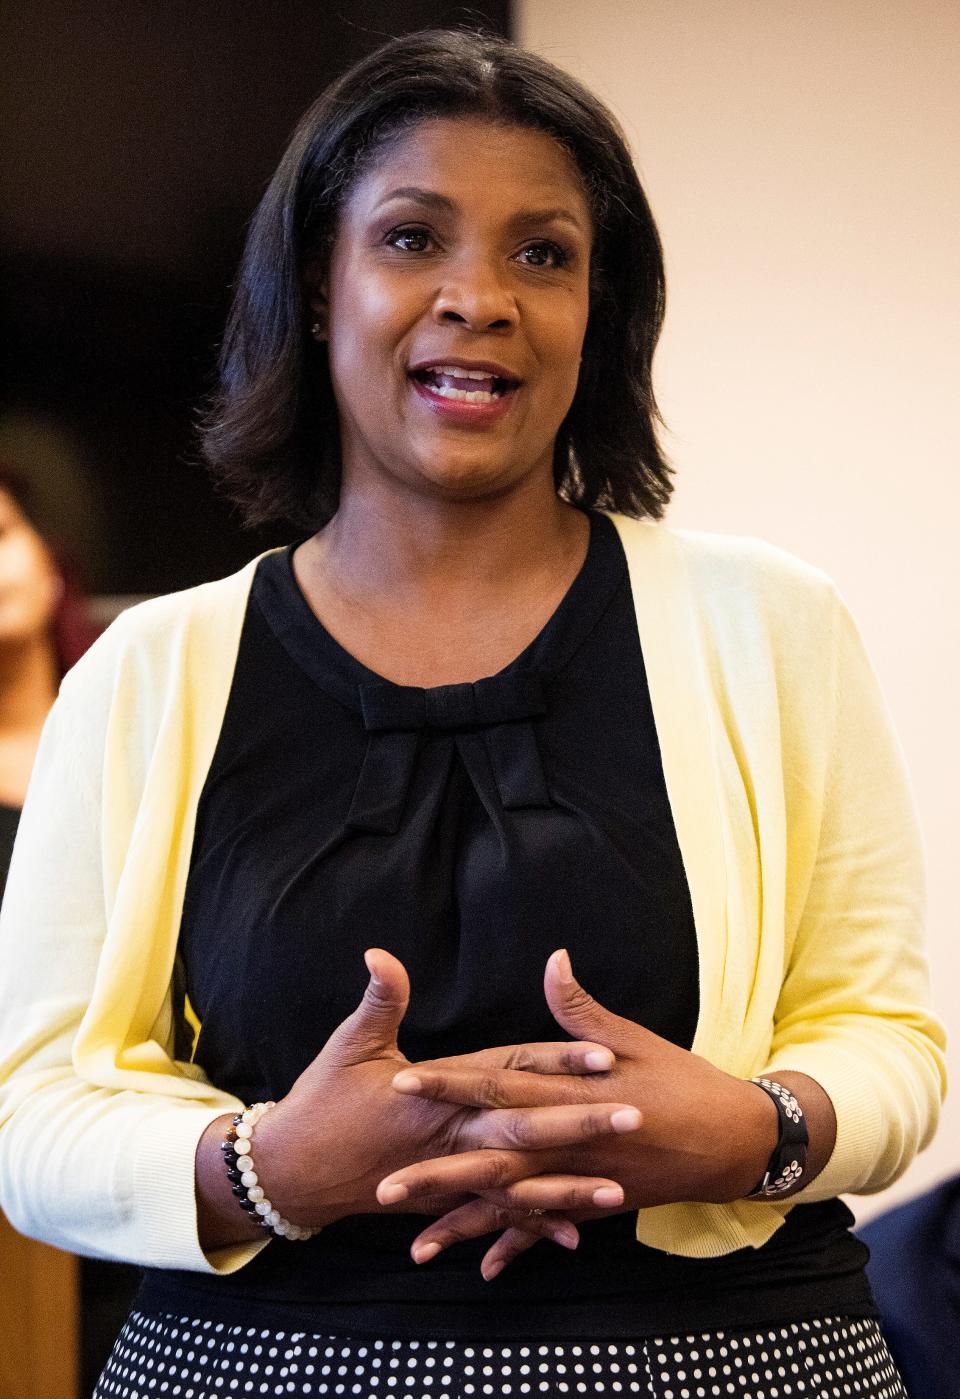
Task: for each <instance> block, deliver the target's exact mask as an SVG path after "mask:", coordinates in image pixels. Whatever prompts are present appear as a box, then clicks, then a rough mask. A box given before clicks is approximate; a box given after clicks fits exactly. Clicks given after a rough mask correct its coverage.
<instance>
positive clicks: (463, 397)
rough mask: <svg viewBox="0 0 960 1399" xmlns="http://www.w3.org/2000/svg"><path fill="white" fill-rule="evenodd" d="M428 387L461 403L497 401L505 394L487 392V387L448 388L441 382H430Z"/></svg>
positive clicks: (432, 391) (441, 395)
mask: <svg viewBox="0 0 960 1399" xmlns="http://www.w3.org/2000/svg"><path fill="white" fill-rule="evenodd" d="M444 372H446V371H444ZM483 377H484V378H489V377H490V376H489V375H488V374H487V375H484V376H483ZM427 388H428V389H429V390H430V392H431V393H435V394H438V395H439V397H440V398H455V399H458V400H459V401H460V402H461V403H495V402H496V401H497V399H498V398H502V396H503V395H502V394H499V393H487V392H486V390H485V389H473V390H469V389H448V388H447V387H446V385H441V384H428V385H427Z"/></svg>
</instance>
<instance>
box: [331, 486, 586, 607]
mask: <svg viewBox="0 0 960 1399" xmlns="http://www.w3.org/2000/svg"><path fill="white" fill-rule="evenodd" d="M345 484H346V483H345ZM383 494H384V492H383V491H382V490H374V491H369V490H367V491H351V490H350V489H348V488H347V489H344V490H343V491H342V492H341V498H340V506H339V509H338V511H337V514H336V515H335V516H334V518H333V519H332V520H331V521H330V523H329V524H328V525H327V526H326V527H325V528H324V529H323V530H321V531H320V532H319V534H317V535H316V536H314V539H313V540H311V541H310V543H311V552H312V553H313V559H314V562H315V564H316V565H318V566H319V567H321V568H322V569H323V571H324V573H325V575H326V576H327V577H328V578H331V579H333V580H335V582H336V586H337V590H338V591H339V592H340V593H341V594H342V595H343V596H345V597H348V598H350V599H352V600H354V601H356V602H358V603H362V602H363V601H365V600H372V599H374V598H377V597H381V598H382V597H391V598H393V599H394V600H396V601H397V602H401V601H404V600H406V601H410V602H413V603H416V602H417V601H420V602H423V603H426V604H430V603H431V601H436V602H438V603H439V602H440V601H441V600H442V602H443V604H444V605H445V606H450V605H451V604H453V605H455V603H456V600H457V599H458V598H464V597H466V596H471V597H474V598H475V597H476V596H477V594H478V593H487V594H488V595H494V596H495V595H507V594H509V593H510V592H511V591H512V590H515V589H516V588H517V587H522V586H523V584H524V583H525V582H528V581H529V580H530V579H531V578H532V577H536V576H537V575H538V574H540V573H545V572H551V571H555V570H556V569H557V567H558V565H561V566H562V563H563V560H564V559H566V558H569V557H570V555H571V554H574V553H576V552H577V551H578V550H579V551H580V552H582V549H583V543H584V540H585V537H586V533H587V527H586V520H585V518H584V516H583V513H582V511H579V510H577V509H575V508H574V507H573V506H570V505H568V504H567V503H566V502H565V501H562V500H560V499H559V498H558V496H557V495H556V492H555V491H554V489H553V483H552V480H547V481H544V480H542V479H540V480H528V481H524V482H522V483H520V484H519V485H518V486H516V487H515V488H514V489H513V490H512V491H510V492H509V493H508V494H505V495H502V496H496V497H494V498H486V497H484V498H479V499H474V500H466V501H456V500H443V499H436V498H431V497H426V496H421V497H416V496H413V495H412V494H411V493H409V492H408V493H405V494H403V495H400V494H399V493H398V494H397V495H395V496H392V497H391V498H390V499H389V500H386V499H383V498H382V496H383Z"/></svg>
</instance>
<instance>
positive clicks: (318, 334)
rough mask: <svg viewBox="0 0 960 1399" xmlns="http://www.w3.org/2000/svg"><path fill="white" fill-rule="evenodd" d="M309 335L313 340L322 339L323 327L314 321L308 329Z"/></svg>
mask: <svg viewBox="0 0 960 1399" xmlns="http://www.w3.org/2000/svg"><path fill="white" fill-rule="evenodd" d="M310 334H311V335H312V336H313V338H314V340H322V339H323V327H322V326H321V324H320V322H319V321H314V323H313V325H312V326H311V327H310Z"/></svg>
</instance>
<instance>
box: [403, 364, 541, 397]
mask: <svg viewBox="0 0 960 1399" xmlns="http://www.w3.org/2000/svg"><path fill="white" fill-rule="evenodd" d="M410 374H411V378H413V379H414V380H415V381H416V382H417V383H418V384H421V385H423V387H424V388H425V389H427V390H428V392H429V393H430V394H431V396H435V397H436V398H438V399H442V400H446V401H447V402H449V403H471V404H477V405H480V404H491V403H496V402H497V401H498V400H499V399H502V398H503V397H505V396H506V395H507V394H509V393H512V392H513V390H515V389H516V388H517V387H518V386H519V384H520V380H519V379H517V378H516V377H515V376H514V375H512V374H510V373H509V371H508V370H506V369H504V368H503V366H502V365H498V364H489V363H478V364H466V363H450V362H449V361H447V360H444V361H436V362H434V363H430V364H422V365H418V366H416V367H415V368H414V369H412V370H411V371H410Z"/></svg>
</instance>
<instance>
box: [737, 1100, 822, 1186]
mask: <svg viewBox="0 0 960 1399" xmlns="http://www.w3.org/2000/svg"><path fill="white" fill-rule="evenodd" d="M750 1082H751V1083H755V1084H756V1085H757V1087H758V1088H762V1089H763V1091H764V1093H766V1095H767V1097H768V1098H770V1099H771V1100H772V1101H773V1103H774V1104H775V1106H776V1109H777V1118H778V1122H779V1130H778V1132H777V1144H776V1146H775V1147H774V1148H773V1154H772V1155H771V1157H770V1160H769V1161H768V1162H767V1169H766V1171H765V1172H764V1175H763V1179H762V1180H761V1181H760V1184H759V1185H757V1186H755V1187H754V1188H753V1190H751V1191H750V1194H749V1195H747V1196H746V1197H745V1198H746V1199H747V1200H771V1199H776V1197H777V1196H778V1195H782V1194H784V1192H785V1191H787V1190H790V1189H791V1187H792V1186H794V1185H796V1183H797V1181H798V1180H800V1178H801V1177H802V1175H803V1173H804V1171H805V1170H806V1169H807V1147H808V1146H809V1144H810V1134H809V1132H808V1131H807V1123H806V1119H805V1118H804V1115H803V1108H802V1107H801V1106H800V1104H799V1103H798V1102H797V1099H796V1097H795V1096H794V1094H793V1093H791V1092H790V1089H789V1088H784V1086H783V1084H782V1083H776V1082H775V1081H774V1080H773V1079H772V1078H752V1079H751V1080H750Z"/></svg>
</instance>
